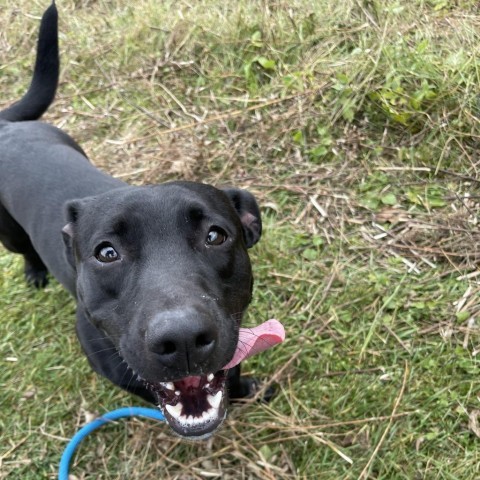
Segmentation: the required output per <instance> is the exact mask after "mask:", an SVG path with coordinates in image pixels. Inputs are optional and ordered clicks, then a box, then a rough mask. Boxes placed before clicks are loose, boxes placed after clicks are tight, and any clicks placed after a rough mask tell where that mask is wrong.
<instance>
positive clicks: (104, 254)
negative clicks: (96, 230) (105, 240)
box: [95, 244, 120, 263]
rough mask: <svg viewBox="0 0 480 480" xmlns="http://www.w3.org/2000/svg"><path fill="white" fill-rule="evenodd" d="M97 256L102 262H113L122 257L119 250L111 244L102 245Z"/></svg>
mask: <svg viewBox="0 0 480 480" xmlns="http://www.w3.org/2000/svg"><path fill="white" fill-rule="evenodd" d="M95 258H96V259H97V260H98V261H99V262H102V263H111V262H114V261H115V260H118V259H119V258H120V255H119V254H118V252H117V251H116V250H115V249H114V248H113V247H112V246H111V245H108V244H107V245H105V244H104V245H100V246H99V247H98V248H97V253H96V254H95Z"/></svg>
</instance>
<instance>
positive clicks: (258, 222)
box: [222, 188, 262, 248]
mask: <svg viewBox="0 0 480 480" xmlns="http://www.w3.org/2000/svg"><path fill="white" fill-rule="evenodd" d="M222 191H223V192H224V193H225V194H226V195H227V197H228V198H229V199H230V202H231V203H232V205H233V207H234V208H235V210H236V211H237V214H238V216H239V218H240V222H241V223H242V227H243V237H244V239H245V244H246V246H247V248H251V247H253V246H254V245H255V244H256V243H257V242H258V241H259V240H260V237H261V235H262V219H261V217H260V209H259V208H258V204H257V201H256V200H255V197H254V196H253V195H252V194H251V193H250V192H247V191H246V190H241V189H240V188H222Z"/></svg>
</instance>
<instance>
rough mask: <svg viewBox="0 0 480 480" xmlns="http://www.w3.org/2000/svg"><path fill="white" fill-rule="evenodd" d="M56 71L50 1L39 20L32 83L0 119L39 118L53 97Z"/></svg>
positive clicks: (55, 15)
mask: <svg viewBox="0 0 480 480" xmlns="http://www.w3.org/2000/svg"><path fill="white" fill-rule="evenodd" d="M59 73H60V59H59V55H58V13H57V8H56V7H55V1H53V2H52V4H51V5H50V7H48V9H47V10H45V13H44V14H43V16H42V21H41V23H40V32H39V34H38V43H37V59H36V61H35V68H34V71H33V78H32V83H31V84H30V87H29V89H28V90H27V93H25V95H24V96H23V97H22V98H21V99H20V100H19V101H18V102H16V103H14V104H13V105H12V106H11V107H8V108H6V109H5V110H3V111H1V112H0V119H3V120H8V121H10V122H19V121H23V120H37V119H38V118H40V117H41V116H42V115H43V114H44V113H45V111H46V110H47V108H48V107H49V106H50V104H51V103H52V102H53V99H54V98H55V92H56V90H57V85H58V77H59Z"/></svg>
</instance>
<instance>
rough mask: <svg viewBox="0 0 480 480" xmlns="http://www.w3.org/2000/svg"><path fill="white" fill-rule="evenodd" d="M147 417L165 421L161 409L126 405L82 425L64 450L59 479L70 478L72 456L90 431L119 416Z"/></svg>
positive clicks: (66, 479) (65, 479)
mask: <svg viewBox="0 0 480 480" xmlns="http://www.w3.org/2000/svg"><path fill="white" fill-rule="evenodd" d="M136 416H138V417H146V418H153V419H154V420H159V421H161V422H163V421H165V417H164V416H163V414H162V412H160V410H155V409H153V408H144V407H125V408H119V409H117V410H112V411H111V412H108V413H106V414H105V415H102V416H101V417H99V418H96V419H95V420H93V422H90V423H88V424H87V425H85V426H84V427H82V428H81V429H80V430H79V431H78V432H77V433H76V434H75V435H74V436H73V438H72V439H71V440H70V442H69V443H68V445H67V446H66V447H65V450H64V451H63V454H62V458H61V460H60V468H59V471H58V480H68V470H69V467H70V461H71V459H72V456H73V454H74V452H75V450H76V449H77V447H78V445H79V444H80V442H81V441H82V440H83V439H84V438H85V437H86V436H87V435H89V434H90V433H92V432H93V431H94V430H96V429H97V428H100V427H101V426H102V425H105V424H106V423H109V422H112V421H113V420H118V419H119V418H124V417H136Z"/></svg>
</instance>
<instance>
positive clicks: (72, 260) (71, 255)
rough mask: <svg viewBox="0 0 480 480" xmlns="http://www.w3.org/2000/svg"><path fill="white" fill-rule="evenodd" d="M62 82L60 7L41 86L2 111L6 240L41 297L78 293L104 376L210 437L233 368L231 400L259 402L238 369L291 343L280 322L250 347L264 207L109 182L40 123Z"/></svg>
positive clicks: (195, 433) (206, 191)
mask: <svg viewBox="0 0 480 480" xmlns="http://www.w3.org/2000/svg"><path fill="white" fill-rule="evenodd" d="M58 75H59V59H58V35H57V11H56V9H55V6H54V5H52V6H50V7H49V9H48V10H47V11H46V12H45V14H44V16H43V18H42V22H41V27H40V34H39V40H38V47H37V60H36V64H35V69H34V75H33V80H32V83H31V85H30V88H29V90H28V91H27V93H26V94H25V95H24V97H23V98H22V99H21V100H20V101H19V102H17V103H16V104H14V105H12V106H11V107H10V108H7V109H5V110H3V111H2V112H0V240H1V241H2V243H3V244H4V245H5V247H6V248H7V249H9V250H11V251H12V252H16V253H20V254H22V255H23V256H24V259H25V276H26V279H27V281H28V282H30V283H32V284H34V285H35V286H37V287H42V286H44V285H45V284H46V282H47V272H50V273H51V274H52V275H53V276H54V277H55V278H57V279H58V281H60V282H61V283H62V284H63V285H64V286H65V287H66V288H67V289H68V290H69V291H70V292H71V293H72V295H74V297H75V298H76V300H77V334H78V337H79V339H80V342H81V344H82V347H83V350H84V351H85V353H86V355H87V357H88V360H89V362H90V363H91V365H92V367H93V368H94V370H95V371H97V372H98V373H100V374H102V375H104V376H106V377H107V378H109V379H110V380H111V381H112V382H113V383H115V384H116V385H119V386H120V387H122V388H124V389H126V390H128V391H130V392H133V393H135V394H137V395H140V396H141V397H143V398H144V399H145V400H147V401H149V402H152V403H154V404H156V405H159V406H160V407H161V408H162V410H163V411H164V414H165V416H166V418H167V420H168V422H169V424H170V426H171V427H172V428H173V430H174V431H175V432H177V433H178V434H179V435H181V436H185V437H190V438H205V437H207V436H209V435H210V434H211V433H212V432H213V431H215V430H216V429H217V428H218V426H219V425H220V424H221V422H222V421H223V418H224V417H225V411H226V410H225V403H226V394H225V383H226V380H227V371H228V370H227V368H228V367H233V368H232V369H231V370H229V371H228V372H229V373H228V390H229V391H230V396H232V397H242V396H247V395H249V394H250V393H251V388H252V381H251V380H248V379H244V378H240V370H239V365H238V363H239V362H240V361H241V360H242V359H244V358H246V357H247V356H249V355H251V354H253V353H255V352H256V351H259V350H262V349H265V348H267V347H268V346H271V345H272V344H273V343H276V342H278V341H280V340H281V339H277V338H276V337H275V334H278V331H277V330H278V329H280V330H281V326H280V327H279V326H278V325H277V324H276V323H274V324H272V323H270V324H269V325H268V326H269V327H271V328H272V329H273V332H271V333H273V334H274V336H273V337H272V336H270V337H269V336H268V335H266V336H263V334H264V333H265V330H262V329H261V327H259V329H258V330H257V331H255V332H254V333H253V334H252V335H254V336H255V335H256V334H257V333H258V335H259V338H260V339H264V340H265V341H268V342H271V343H269V344H268V345H264V346H259V345H257V347H258V348H257V347H253V346H252V345H247V344H243V343H242V342H243V341H245V339H246V338H247V337H246V336H245V335H246V330H244V329H241V328H240V323H241V319H242V315H243V313H244V311H245V309H246V308H247V305H248V303H249V302H250V299H251V294H252V284H253V279H252V272H251V267H250V260H249V257H248V253H247V249H248V248H250V247H252V246H253V245H254V244H255V243H256V242H257V241H258V240H259V238H260V235H261V229H262V227H261V220H260V212H259V209H258V206H257V203H256V201H255V199H254V197H253V196H252V195H251V194H250V193H248V192H246V191H244V190H239V189H217V188H214V187H212V186H209V185H204V184H201V183H193V182H172V183H167V184H162V185H156V186H145V187H133V186H128V185H126V184H124V183H123V182H121V181H120V180H117V179H114V178H112V177H110V176H108V175H106V174H104V173H102V172H100V171H98V170H97V169H96V168H95V167H93V166H92V164H91V163H90V162H89V161H88V160H87V158H86V155H85V153H84V152H83V150H82V149H81V148H80V147H79V146H78V145H77V144H76V143H75V142H74V140H72V139H71V138H70V137H69V136H68V135H66V134H65V133H63V132H62V131H60V130H58V129H57V128H55V127H53V126H51V125H47V124H44V123H40V122H38V121H35V120H37V119H38V118H40V117H41V115H42V114H43V113H44V112H45V111H46V109H47V108H48V106H49V105H50V103H51V102H52V101H53V98H54V96H55V91H56V87H57V83H58ZM267 323H269V322H267ZM254 330H255V329H254ZM267 333H268V332H267ZM252 335H251V336H252ZM279 335H280V336H281V335H282V332H281V331H280V333H279Z"/></svg>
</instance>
